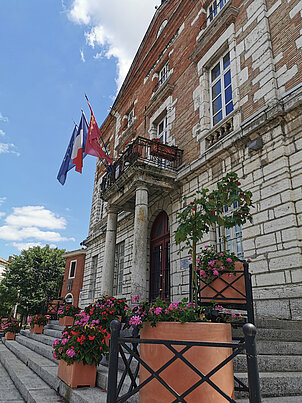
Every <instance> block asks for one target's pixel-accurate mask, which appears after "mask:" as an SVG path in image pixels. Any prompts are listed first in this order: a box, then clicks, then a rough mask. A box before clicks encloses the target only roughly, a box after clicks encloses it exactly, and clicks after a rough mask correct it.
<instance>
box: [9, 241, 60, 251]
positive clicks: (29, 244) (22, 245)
mask: <svg viewBox="0 0 302 403" xmlns="http://www.w3.org/2000/svg"><path fill="white" fill-rule="evenodd" d="M45 245H46V244H42V243H41V242H27V243H17V242H13V246H14V247H15V248H17V249H19V251H20V252H21V251H22V250H27V249H29V248H33V247H34V246H40V247H41V248H43V247H44V246H45ZM49 246H50V247H51V248H56V247H57V246H56V245H55V244H52V245H49Z"/></svg>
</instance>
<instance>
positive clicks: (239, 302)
mask: <svg viewBox="0 0 302 403" xmlns="http://www.w3.org/2000/svg"><path fill="white" fill-rule="evenodd" d="M242 263H243V269H242V270H235V271H234V275H233V276H232V277H231V279H229V281H226V280H225V279H223V278H220V280H221V281H222V282H223V283H224V284H223V288H222V289H221V290H217V289H216V288H215V287H214V286H213V283H206V282H205V281H204V280H203V278H202V277H201V276H198V277H199V282H198V285H199V286H198V303H199V304H200V305H202V306H206V305H209V306H213V301H215V303H216V304H217V305H221V306H223V307H225V308H229V309H238V310H240V311H246V314H247V321H248V322H249V323H252V324H255V317H254V306H253V305H254V304H253V293H252V281H251V274H250V273H249V266H248V263H247V262H246V261H243V262H242ZM225 273H227V272H225ZM191 275H192V265H190V277H191ZM242 279H244V284H245V289H244V290H242V289H240V288H239V286H238V285H239V284H240V280H242ZM190 284H192V281H190ZM209 290H210V291H212V292H211V295H210V296H205V295H207V294H208V292H207V291H209ZM228 291H234V292H235V294H236V296H235V297H234V296H231V297H227V296H226V292H228ZM190 295H192V293H191V292H190Z"/></svg>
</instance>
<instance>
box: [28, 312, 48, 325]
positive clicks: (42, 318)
mask: <svg viewBox="0 0 302 403" xmlns="http://www.w3.org/2000/svg"><path fill="white" fill-rule="evenodd" d="M49 319H50V315H35V316H32V317H31V318H29V319H28V322H29V323H30V327H31V328H33V327H34V326H35V325H38V326H45V325H47V323H48V321H49Z"/></svg>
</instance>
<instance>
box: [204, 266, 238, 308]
mask: <svg viewBox="0 0 302 403" xmlns="http://www.w3.org/2000/svg"><path fill="white" fill-rule="evenodd" d="M235 271H240V273H237V274H236V276H235V275H233V276H232V277H228V276H227V274H223V275H222V276H221V278H217V279H216V280H214V281H212V282H211V283H210V284H209V285H207V284H205V283H203V282H202V283H201V285H200V288H201V291H200V294H201V295H200V296H201V301H202V299H203V298H206V300H204V301H205V302H209V301H215V302H217V304H219V303H221V302H223V299H221V296H220V295H219V299H215V298H213V297H214V296H216V295H217V292H218V291H219V292H220V291H222V290H224V288H226V287H227V284H226V283H225V282H227V283H228V284H230V283H233V282H234V284H232V286H233V287H234V288H232V287H228V288H226V290H224V291H223V292H222V295H223V296H224V297H225V298H230V299H228V300H226V301H225V302H227V303H229V304H245V303H246V301H245V298H246V290H245V279H244V275H243V263H242V262H235ZM241 272H242V273H241ZM241 276H242V277H241ZM232 298H241V299H243V300H242V301H238V300H236V299H232Z"/></svg>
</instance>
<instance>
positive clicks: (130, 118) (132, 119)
mask: <svg viewBox="0 0 302 403" xmlns="http://www.w3.org/2000/svg"><path fill="white" fill-rule="evenodd" d="M133 122H134V108H133V109H131V111H130V112H129V113H128V123H127V127H130V126H132V124H133Z"/></svg>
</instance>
